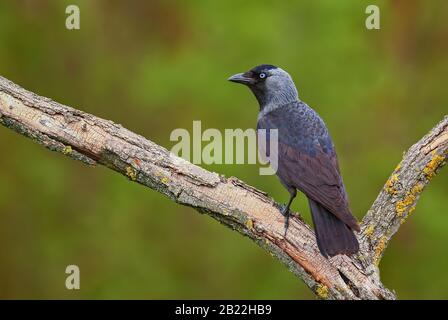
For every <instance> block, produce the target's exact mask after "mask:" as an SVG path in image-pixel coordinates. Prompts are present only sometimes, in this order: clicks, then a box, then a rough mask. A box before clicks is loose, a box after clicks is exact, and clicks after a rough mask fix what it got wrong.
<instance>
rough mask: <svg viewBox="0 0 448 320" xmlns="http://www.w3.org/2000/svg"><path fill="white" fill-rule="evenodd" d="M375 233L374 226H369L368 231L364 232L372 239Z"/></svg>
mask: <svg viewBox="0 0 448 320" xmlns="http://www.w3.org/2000/svg"><path fill="white" fill-rule="evenodd" d="M373 231H375V226H373V225H369V226H368V227H367V228H366V231H364V234H365V235H366V236H367V237H369V238H370V237H371V236H372V234H373Z"/></svg>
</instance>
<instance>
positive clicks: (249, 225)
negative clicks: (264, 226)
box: [246, 219, 254, 230]
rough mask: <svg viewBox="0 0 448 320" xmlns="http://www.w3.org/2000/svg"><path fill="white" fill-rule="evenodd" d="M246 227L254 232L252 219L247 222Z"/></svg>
mask: <svg viewBox="0 0 448 320" xmlns="http://www.w3.org/2000/svg"><path fill="white" fill-rule="evenodd" d="M246 227H247V229H249V230H252V229H253V228H254V222H253V221H252V220H251V219H249V220H247V221H246Z"/></svg>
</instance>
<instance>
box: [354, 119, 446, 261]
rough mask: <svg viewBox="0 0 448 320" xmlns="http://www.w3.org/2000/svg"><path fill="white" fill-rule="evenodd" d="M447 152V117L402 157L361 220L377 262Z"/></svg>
mask: <svg viewBox="0 0 448 320" xmlns="http://www.w3.org/2000/svg"><path fill="white" fill-rule="evenodd" d="M447 155H448V116H445V118H444V119H443V120H442V121H440V122H439V123H438V124H437V125H436V126H435V127H434V128H433V129H432V130H431V131H430V132H429V133H428V134H427V135H426V136H424V137H423V138H422V139H421V140H420V141H419V142H417V143H416V144H414V145H413V146H412V147H411V148H410V149H409V150H408V151H407V152H406V153H405V154H404V156H403V160H402V161H401V162H400V163H399V164H398V166H397V167H396V168H395V170H394V171H393V172H392V175H391V176H390V177H389V179H388V180H387V182H386V184H385V186H384V187H383V189H382V190H381V192H380V194H379V195H378V197H377V199H376V200H375V202H374V203H373V205H372V207H371V208H370V209H369V211H368V212H367V214H366V216H365V217H364V219H363V221H362V227H361V228H362V230H361V236H360V238H361V247H362V251H363V252H364V253H365V254H366V255H367V257H368V258H367V259H368V260H369V262H371V263H374V264H375V265H378V264H379V262H380V260H381V257H382V255H383V252H384V249H386V247H387V244H388V243H389V241H390V239H391V238H392V236H393V235H394V234H395V233H396V232H397V231H398V228H400V225H402V224H403V223H404V222H405V221H406V219H407V218H408V216H409V215H410V214H411V213H412V212H413V211H414V210H415V206H416V205H417V202H418V200H419V198H420V195H421V193H422V191H423V190H424V189H425V187H426V185H427V184H428V183H429V182H430V181H431V179H432V178H433V177H434V176H435V175H436V174H437V172H438V170H439V169H440V168H442V167H443V165H444V164H445V163H446V158H447Z"/></svg>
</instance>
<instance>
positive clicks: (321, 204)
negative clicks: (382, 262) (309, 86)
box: [228, 64, 360, 257]
mask: <svg viewBox="0 0 448 320" xmlns="http://www.w3.org/2000/svg"><path fill="white" fill-rule="evenodd" d="M228 80H229V81H232V82H236V83H241V84H244V85H246V86H248V87H249V88H250V90H251V91H252V92H253V94H254V95H255V97H256V98H257V100H258V103H259V105H260V112H259V115H258V123H257V130H260V129H265V130H266V132H267V133H269V130H271V129H277V130H278V168H277V172H276V174H277V176H278V177H279V178H280V182H281V183H282V184H283V185H284V186H285V187H286V189H287V190H288V191H289V193H290V195H291V197H290V199H289V202H288V204H287V205H286V206H285V207H284V209H283V210H282V212H281V213H282V214H283V215H284V216H285V217H286V222H285V236H286V231H287V229H288V223H289V215H290V212H289V207H290V205H291V203H292V201H293V200H294V198H295V197H296V194H297V189H298V190H300V191H301V192H303V193H304V194H305V195H306V196H307V198H308V203H309V206H310V211H311V215H312V218H313V223H314V228H315V231H316V240H317V245H318V247H319V250H320V252H321V253H322V255H324V256H325V257H328V256H330V257H332V256H334V255H337V254H346V255H350V254H354V253H356V252H358V250H359V244H358V240H357V239H356V236H355V234H354V233H353V230H355V231H358V232H359V231H360V228H359V225H358V222H357V220H356V219H355V218H354V217H353V215H352V214H351V212H350V209H349V205H348V199H347V193H346V192H345V188H344V183H343V181H342V177H341V173H340V170H339V164H338V160H337V157H336V152H335V148H334V145H333V142H332V140H331V137H330V135H329V133H328V130H327V127H326V126H325V123H324V122H323V120H322V119H321V118H320V116H319V115H318V114H317V113H316V111H314V110H313V109H311V108H310V107H309V106H308V105H307V104H306V103H304V102H303V101H301V100H300V99H299V97H298V93H297V89H296V86H295V85H294V82H293V80H292V78H291V76H290V75H289V74H288V73H287V72H286V71H284V70H282V69H281V68H278V67H275V66H273V65H268V64H263V65H259V66H257V67H254V68H253V69H251V70H249V71H247V72H245V73H238V74H235V75H233V76H231V77H230V78H229V79H228ZM269 137H270V136H269V134H267V135H266V139H267V142H266V146H267V147H266V149H267V150H266V152H267V155H268V156H269V157H270V158H272V156H273V155H270V154H269V152H270V150H269V148H268V146H269V145H270V143H269Z"/></svg>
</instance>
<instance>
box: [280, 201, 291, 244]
mask: <svg viewBox="0 0 448 320" xmlns="http://www.w3.org/2000/svg"><path fill="white" fill-rule="evenodd" d="M280 213H281V214H282V216H284V217H285V218H286V220H285V234H284V237H286V233H287V232H288V227H289V216H290V215H291V211H290V209H289V208H288V206H287V205H285V206H282V210H280Z"/></svg>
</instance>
